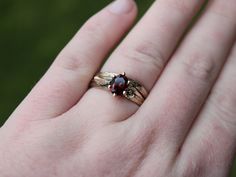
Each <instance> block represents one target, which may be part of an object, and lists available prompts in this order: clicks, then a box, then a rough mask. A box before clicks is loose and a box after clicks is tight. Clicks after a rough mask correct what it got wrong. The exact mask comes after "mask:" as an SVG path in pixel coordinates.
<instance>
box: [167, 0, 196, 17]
mask: <svg viewBox="0 0 236 177" xmlns="http://www.w3.org/2000/svg"><path fill="white" fill-rule="evenodd" d="M166 3H167V4H168V5H169V6H170V7H173V8H174V9H175V10H177V11H179V12H180V13H182V14H184V15H189V13H190V12H192V11H193V10H194V9H193V8H194V7H195V6H194V5H193V2H192V1H189V0H177V1H176V0H167V1H166Z"/></svg>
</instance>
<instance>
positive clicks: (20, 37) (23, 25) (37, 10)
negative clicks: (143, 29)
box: [0, 0, 236, 177]
mask: <svg viewBox="0 0 236 177" xmlns="http://www.w3.org/2000/svg"><path fill="white" fill-rule="evenodd" d="M136 1H137V3H138V6H139V18H140V17H141V16H142V15H143V14H144V13H145V11H146V10H147V9H148V7H149V6H150V5H151V4H152V2H153V0H136ZM110 2H111V0H39V1H37V0H20V1H19V0H0V126H1V125H3V123H4V122H5V121H6V119H7V118H8V117H9V115H10V114H11V113H12V111H13V110H14V109H15V108H16V106H17V105H18V104H19V103H20V102H21V100H22V99H23V98H24V97H25V96H26V95H27V93H28V92H29V91H30V90H31V88H32V87H33V86H34V85H35V83H36V82H37V81H38V80H39V79H40V77H41V76H42V75H43V74H44V72H45V71H46V70H47V68H48V67H49V65H50V64H51V63H52V61H53V59H54V58H55V57H56V55H57V54H58V52H59V51H60V50H61V49H62V48H63V47H64V46H65V45H66V43H67V42H68V41H69V40H70V39H71V37H72V36H73V35H74V34H75V33H76V31H77V30H78V29H79V28H80V27H81V25H82V24H83V23H84V22H85V21H86V20H87V19H88V18H89V17H90V16H91V15H93V14H94V13H96V12H97V11H98V10H100V9H101V8H103V7H104V6H105V5H107V4H108V3H110ZM170 13H171V12H170ZM111 30H112V29H111ZM222 163H224V162H222ZM234 166H235V167H234V168H233V169H234V170H232V172H231V175H230V177H236V165H234Z"/></svg>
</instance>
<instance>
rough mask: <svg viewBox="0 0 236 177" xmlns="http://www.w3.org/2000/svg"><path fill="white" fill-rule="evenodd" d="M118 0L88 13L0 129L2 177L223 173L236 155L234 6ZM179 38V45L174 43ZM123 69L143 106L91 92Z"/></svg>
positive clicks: (219, 176)
mask: <svg viewBox="0 0 236 177" xmlns="http://www.w3.org/2000/svg"><path fill="white" fill-rule="evenodd" d="M203 4H204V0H191V1H190V0H158V1H155V2H154V4H153V5H152V7H151V8H150V9H149V10H148V12H147V13H146V15H145V16H144V17H143V18H142V19H141V21H140V22H139V23H138V24H137V25H136V26H135V27H134V28H133V29H132V30H131V32H130V33H129V34H128V35H127V37H126V38H125V39H124V40H123V42H122V43H121V44H120V45H119V46H117V48H116V49H115V51H114V52H113V53H112V55H111V56H110V57H109V58H108V60H107V61H106V63H105V64H104V65H103V63H104V61H105V59H106V56H107V54H108V53H109V52H110V51H111V49H112V48H113V47H114V46H116V45H117V43H118V41H119V40H121V39H122V37H123V35H124V34H125V33H126V32H127V31H128V30H129V29H130V28H131V26H132V24H133V22H134V20H135V17H136V14H137V8H136V5H135V3H134V1H132V0H117V2H116V3H115V4H113V5H109V6H108V7H106V8H104V9H103V10H101V12H99V13H98V14H96V15H95V16H93V17H92V18H91V19H89V20H88V22H86V24H85V25H84V26H83V27H82V28H81V29H80V30H79V32H78V33H77V34H76V35H75V37H74V38H73V39H72V40H71V41H70V42H69V44H68V45H67V46H66V47H65V48H64V49H63V50H62V52H61V53H60V54H59V55H58V57H57V58H56V59H55V62H54V63H53V64H52V66H51V67H50V68H49V70H48V72H47V73H46V74H45V75H44V76H43V78H42V79H41V80H40V81H39V82H38V84H37V85H36V86H35V87H34V88H33V90H32V91H31V92H30V94H29V95H28V96H27V97H26V98H25V100H24V101H23V102H22V103H21V104H20V105H19V107H18V108H17V109H16V110H15V111H14V113H13V114H12V115H11V116H10V118H9V119H8V121H7V122H6V123H5V124H4V125H3V126H2V127H1V129H0V176H1V177H226V176H227V175H228V173H229V170H230V167H231V165H232V162H233V160H234V155H235V152H236V109H235V108H236V44H235V39H236V21H235V19H236V0H227V1H223V0H211V1H210V2H209V3H208V4H207V7H206V9H205V10H204V12H203V14H202V15H201V17H200V18H199V20H198V21H197V22H196V23H195V24H194V26H193V27H192V29H191V30H189V31H188V33H187V34H186V35H185V37H184V38H181V37H182V36H183V34H185V32H186V29H187V27H188V26H189V24H190V23H191V21H192V19H193V17H194V16H195V15H196V14H197V12H198V11H199V9H200V8H201V7H202V5H203ZM180 39H183V40H182V41H181V42H180ZM167 63H168V64H167ZM100 69H101V70H102V71H110V72H116V73H122V72H124V71H125V72H126V75H127V76H128V77H130V78H132V79H135V80H138V81H139V82H140V83H142V84H143V86H145V87H146V88H147V90H148V91H149V92H150V94H149V96H148V98H147V99H146V100H145V102H144V104H143V105H142V106H140V107H138V106H137V105H135V104H134V103H132V102H130V101H128V100H126V99H125V98H122V97H115V98H114V97H113V96H112V95H111V93H109V91H106V90H103V89H98V88H91V89H88V86H89V83H90V81H91V79H92V78H93V76H94V75H95V74H96V73H97V72H98V71H99V70H100Z"/></svg>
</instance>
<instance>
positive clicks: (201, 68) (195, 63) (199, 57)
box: [182, 53, 217, 82]
mask: <svg viewBox="0 0 236 177" xmlns="http://www.w3.org/2000/svg"><path fill="white" fill-rule="evenodd" d="M182 64H183V66H184V69H185V71H186V72H187V74H188V75H190V76H191V77H193V78H194V79H195V78H196V79H199V80H202V81H203V82H209V81H212V80H213V79H214V76H215V74H216V70H217V68H216V67H217V65H216V60H215V59H214V58H213V57H211V56H206V55H204V54H199V53H195V54H193V55H192V56H190V57H189V58H187V59H185V60H183V62H182Z"/></svg>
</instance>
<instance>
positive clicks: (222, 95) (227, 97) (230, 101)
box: [209, 88, 236, 129]
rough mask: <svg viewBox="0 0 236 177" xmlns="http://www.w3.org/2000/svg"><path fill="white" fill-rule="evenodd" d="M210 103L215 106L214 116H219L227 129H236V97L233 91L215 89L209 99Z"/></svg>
mask: <svg viewBox="0 0 236 177" xmlns="http://www.w3.org/2000/svg"><path fill="white" fill-rule="evenodd" d="M209 101H210V103H212V104H213V107H214V109H213V111H214V114H217V115H218V116H219V119H220V120H221V123H223V124H224V125H225V126H226V127H232V126H233V128H234V129H235V127H236V118H235V115H236V110H235V107H236V95H235V92H234V91H233V89H230V88H228V89H227V88H223V89H215V90H213V91H212V94H211V97H210V99H209Z"/></svg>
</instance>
